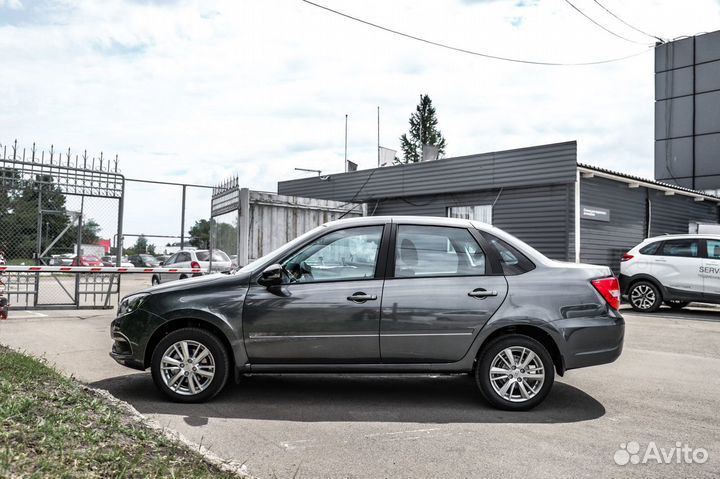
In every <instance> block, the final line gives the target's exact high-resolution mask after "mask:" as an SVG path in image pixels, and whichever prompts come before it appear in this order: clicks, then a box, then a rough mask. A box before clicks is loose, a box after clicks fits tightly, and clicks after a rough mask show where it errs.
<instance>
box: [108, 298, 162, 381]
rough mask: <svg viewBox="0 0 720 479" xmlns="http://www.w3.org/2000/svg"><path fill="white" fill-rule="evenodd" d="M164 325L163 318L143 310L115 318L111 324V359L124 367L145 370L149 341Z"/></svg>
mask: <svg viewBox="0 0 720 479" xmlns="http://www.w3.org/2000/svg"><path fill="white" fill-rule="evenodd" d="M162 323H163V319H162V318H160V317H158V316H156V315H154V314H152V313H150V312H148V311H145V310H143V309H138V310H136V311H133V312H132V313H130V314H126V315H123V316H119V317H117V318H115V319H114V320H113V321H112V323H110V337H111V339H112V340H113V345H112V349H111V351H110V357H111V358H113V359H114V360H115V361H117V362H118V363H119V364H122V365H123V366H127V367H129V368H133V369H139V370H141V371H143V370H145V369H146V368H147V366H148V364H147V361H146V357H145V356H146V355H145V350H146V348H147V344H148V341H149V339H150V337H151V336H152V333H153V332H154V331H155V330H156V329H157V328H158V327H159V326H160V325H161V324H162Z"/></svg>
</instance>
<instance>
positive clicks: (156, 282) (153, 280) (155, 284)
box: [150, 276, 160, 286]
mask: <svg viewBox="0 0 720 479" xmlns="http://www.w3.org/2000/svg"><path fill="white" fill-rule="evenodd" d="M150 282H151V283H152V285H153V286H157V285H158V284H160V278H158V277H157V276H153V277H152V279H151V280H150Z"/></svg>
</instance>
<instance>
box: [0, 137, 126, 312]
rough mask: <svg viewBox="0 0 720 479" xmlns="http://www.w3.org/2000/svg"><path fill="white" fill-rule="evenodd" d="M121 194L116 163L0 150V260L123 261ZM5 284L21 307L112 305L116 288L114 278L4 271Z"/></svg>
mask: <svg viewBox="0 0 720 479" xmlns="http://www.w3.org/2000/svg"><path fill="white" fill-rule="evenodd" d="M124 190H125V178H124V177H123V175H122V174H120V173H119V171H118V160H117V157H115V158H112V159H108V158H106V157H104V155H103V153H100V155H99V156H90V155H88V153H87V151H83V152H82V153H73V151H72V150H71V149H67V150H63V151H57V150H55V148H54V147H52V146H51V147H50V149H49V150H47V151H46V150H39V149H37V148H36V147H35V144H33V145H32V147H30V148H19V147H18V145H17V141H15V142H14V143H12V144H11V145H0V256H2V260H0V261H2V262H4V263H7V264H9V265H58V266H59V265H68V266H69V265H73V264H74V265H85V264H89V265H96V264H98V263H100V264H102V262H103V261H104V262H105V263H106V264H114V263H115V262H119V261H120V256H121V251H122V248H121V243H122V218H123V203H124V200H123V198H124ZM0 280H2V282H3V283H4V289H5V295H6V296H7V297H9V299H10V302H11V304H13V305H14V306H15V307H21V308H41V307H45V308H49V307H58V308H62V307H73V308H78V307H108V301H107V300H106V298H107V297H108V292H114V293H115V294H117V292H118V288H119V278H117V277H115V275H109V276H97V275H89V274H62V273H48V274H41V273H6V274H4V275H3V278H0ZM99 298H103V299H102V300H100V299H99ZM99 301H100V302H101V303H102V304H101V305H99V304H98V303H99Z"/></svg>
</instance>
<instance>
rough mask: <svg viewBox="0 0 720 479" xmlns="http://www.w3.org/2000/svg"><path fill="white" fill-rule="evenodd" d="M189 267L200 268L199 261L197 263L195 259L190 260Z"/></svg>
mask: <svg viewBox="0 0 720 479" xmlns="http://www.w3.org/2000/svg"><path fill="white" fill-rule="evenodd" d="M190 267H191V268H193V269H200V263H198V262H197V261H192V262H191V263H190Z"/></svg>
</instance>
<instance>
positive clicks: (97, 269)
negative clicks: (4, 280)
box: [0, 265, 205, 274]
mask: <svg viewBox="0 0 720 479" xmlns="http://www.w3.org/2000/svg"><path fill="white" fill-rule="evenodd" d="M2 273H205V271H203V269H202V268H135V267H133V268H129V267H127V268H126V267H122V266H5V265H3V266H0V274H2Z"/></svg>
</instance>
